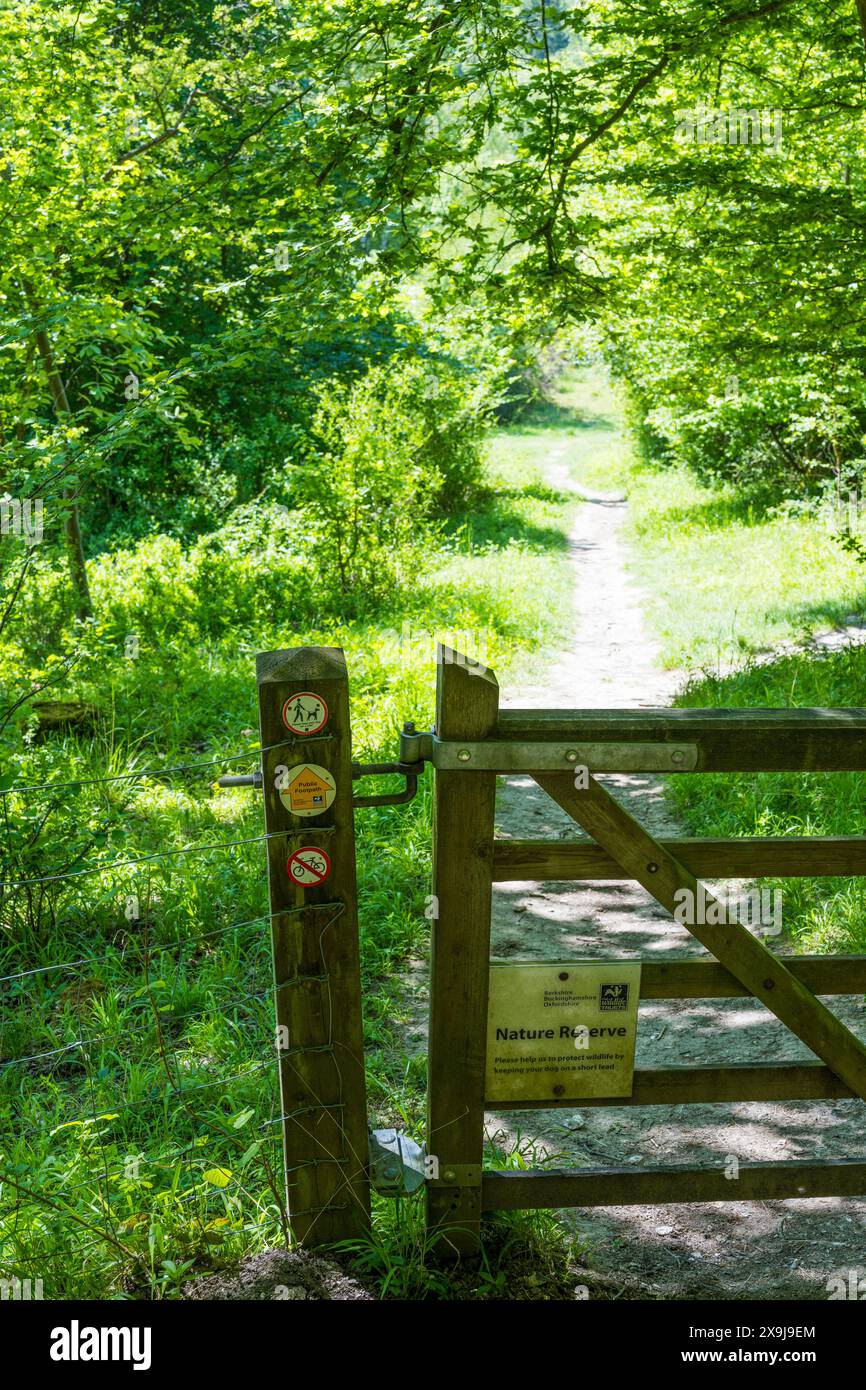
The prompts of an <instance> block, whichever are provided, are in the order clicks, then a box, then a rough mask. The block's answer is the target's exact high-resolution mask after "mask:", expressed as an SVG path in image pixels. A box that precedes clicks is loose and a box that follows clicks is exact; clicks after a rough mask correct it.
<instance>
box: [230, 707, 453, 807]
mask: <svg viewBox="0 0 866 1390" xmlns="http://www.w3.org/2000/svg"><path fill="white" fill-rule="evenodd" d="M431 738H432V735H431V734H419V733H418V731H417V730H416V728H415V725H414V724H412V723H409V722H407V723H405V724H404V725H403V731H402V733H401V734H400V760H399V762H394V763H352V781H353V782H357V781H359V780H360V779H361V778H362V777H386V776H389V775H391V774H397V775H399V776H401V777H404V778H405V786H404V787H403V790H402V791H401V792H379V793H377V794H374V795H369V796H355V797H353V798H352V805H353V806H354V807H355V808H357V807H359V806H361V807H363V806H404V805H405V804H406V802H407V801H411V800H412V799H413V797H414V796H415V795H416V793H417V791H418V778H419V777H420V776H421V775H422V774H423V772H424V761H423V760H424V757H425V756H429V752H428V753H426V754H425V753H424V752H423V751H422V749H423V748H425V747H426V748H428V749H429V742H430V739H431ZM217 783H218V785H219V786H221V787H254V788H256V789H259V788H261V786H262V785H263V778H262V773H261V771H258V772H242V773H226V774H224V775H223V776H222V777H218V778H217Z"/></svg>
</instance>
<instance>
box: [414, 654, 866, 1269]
mask: <svg viewBox="0 0 866 1390" xmlns="http://www.w3.org/2000/svg"><path fill="white" fill-rule="evenodd" d="M437 669H438V679H437V702H436V733H435V735H433V736H422V751H421V755H422V756H426V757H428V758H429V759H430V761H431V762H433V764H434V766H435V767H436V788H435V800H434V848H433V893H434V903H435V905H436V908H435V910H436V914H437V915H436V916H435V918H434V921H433V930H432V954H431V998H430V1032H429V1093H428V1133H427V1143H428V1149H429V1152H430V1153H431V1154H434V1155H436V1157H437V1159H438V1166H439V1173H440V1177H439V1179H438V1181H435V1182H431V1183H430V1184H429V1185H428V1213H427V1216H428V1234H429V1235H430V1236H431V1237H432V1239H433V1241H434V1244H436V1246H437V1247H438V1248H439V1249H441V1250H447V1251H450V1252H451V1253H455V1254H471V1253H473V1252H475V1251H476V1250H477V1248H478V1244H479V1225H480V1218H481V1213H482V1212H483V1211H488V1210H498V1209H519V1208H531V1207H566V1206H587V1207H588V1206H595V1205H605V1206H624V1205H630V1204H644V1203H655V1202H695V1201H726V1200H727V1201H731V1200H737V1201H744V1200H746V1201H752V1200H770V1199H778V1198H790V1197H803V1196H809V1197H823V1196H834V1195H836V1196H850V1195H853V1194H864V1193H866V1162H861V1161H859V1160H836V1161H825V1162H799V1161H797V1162H793V1161H789V1162H779V1163H754V1164H750V1163H742V1164H740V1165H739V1177H738V1180H737V1182H736V1183H735V1184H734V1185H733V1190H732V1184H731V1182H730V1181H729V1180H728V1179H727V1178H726V1176H725V1173H724V1172H723V1171H722V1169H721V1168H708V1167H699V1166H689V1165H674V1166H668V1167H665V1168H659V1169H655V1170H649V1169H643V1170H641V1171H635V1170H634V1169H633V1168H628V1169H618V1168H608V1169H597V1168H587V1169H578V1170H575V1171H568V1172H564V1171H562V1170H551V1169H544V1170H538V1171H528V1172H526V1171H505V1172H484V1171H483V1168H482V1159H483V1146H484V1115H485V1112H486V1111H487V1110H490V1109H497V1110H504V1109H512V1110H519V1109H526V1110H531V1109H540V1108H543V1109H554V1108H555V1107H557V1106H568V1107H570V1108H574V1107H575V1106H576V1105H577V1106H580V1107H583V1106H584V1105H661V1104H666V1105H669V1104H697V1103H701V1104H705V1103H711V1102H725V1101H766V1100H804V1099H838V1098H846V1097H859V1098H860V1099H864V1098H866V1046H864V1044H863V1043H862V1042H861V1041H860V1039H859V1038H857V1037H856V1036H854V1034H852V1033H851V1032H850V1031H849V1030H848V1029H847V1028H846V1027H845V1026H844V1025H843V1024H842V1023H841V1022H840V1021H839V1020H838V1019H837V1018H836V1017H835V1015H834V1014H832V1013H831V1012H830V1011H829V1010H828V1009H827V1008H826V1006H825V1005H824V1004H822V1003H821V1001H820V999H819V998H818V995H819V994H849V993H860V992H863V991H864V990H866V956H839V957H801V958H796V959H784V960H783V959H782V958H780V957H778V956H776V955H774V954H773V953H772V952H771V951H769V950H768V949H767V947H766V946H765V945H764V944H763V943H762V942H761V941H760V940H759V939H758V938H756V937H755V936H753V935H752V934H751V933H750V932H749V931H748V930H747V929H746V927H745V926H744V925H742V924H741V923H738V922H734V923H731V922H726V921H722V922H721V923H720V924H718V925H715V924H703V923H702V924H695V925H692V924H688V929H689V930H690V931H691V932H692V934H693V935H694V936H695V937H696V938H697V939H698V940H699V941H700V942H701V943H702V945H704V947H705V948H706V949H707V950H708V951H709V952H710V954H711V956H712V957H715V959H711V960H692V959H688V960H670V961H665V962H658V961H655V962H652V963H648V964H646V965H645V966H644V968H643V972H642V983H641V990H640V998H642V999H649V998H689V999H696V998H723V997H736V996H740V997H742V996H753V997H755V998H757V999H759V1000H760V1001H761V1002H762V1003H764V1004H765V1005H766V1007H767V1008H768V1009H769V1010H770V1011H771V1012H772V1013H773V1014H775V1015H776V1016H777V1017H778V1018H779V1019H780V1020H781V1021H782V1022H784V1023H785V1024H786V1026H787V1027H788V1028H790V1030H791V1031H792V1032H793V1033H794V1034H795V1035H796V1036H797V1037H799V1038H800V1039H801V1040H802V1041H803V1042H804V1043H805V1044H806V1045H807V1046H808V1047H809V1048H810V1049H811V1051H812V1052H813V1053H814V1054H815V1056H816V1058H817V1060H815V1061H809V1062H790V1063H789V1062H770V1063H767V1064H764V1065H760V1066H753V1065H736V1066H728V1067H725V1066H712V1067H711V1066H704V1067H696V1066H685V1065H684V1066H674V1067H643V1068H638V1069H637V1070H636V1071H635V1072H634V1084H633V1090H632V1094H631V1095H630V1096H627V1097H621V1096H620V1097H614V1098H605V1097H594V1098H586V1097H581V1098H580V1099H575V1098H574V1097H571V1098H557V1097H555V1096H550V1097H547V1098H544V1099H540V1100H539V1099H533V1100H528V1101H527V1100H519V1101H503V1100H496V1101H490V1100H489V1099H488V1097H487V1094H486V1086H485V1072H486V1050H487V1004H488V983H489V973H490V917H491V903H492V888H493V884H494V882H506V881H515V880H530V881H531V880H535V881H541V880H545V879H555V880H577V879H585V880H593V879H602V878H603V879H622V880H633V881H636V882H638V883H640V884H641V885H642V886H643V887H644V888H645V889H646V890H647V891H648V892H649V893H650V894H651V895H652V896H653V897H654V898H656V900H657V901H658V902H660V903H661V904H662V905H663V906H664V907H666V908H667V909H668V910H669V911H673V909H674V905H675V897H674V895H675V893H677V892H678V891H679V890H681V889H683V888H686V889H689V890H691V891H692V892H694V893H695V894H697V891H698V888H699V884H698V879H697V875H699V874H700V875H707V876H712V877H723V876H724V877H731V878H736V877H741V878H749V879H752V878H758V877H761V876H769V875H772V876H777V877H788V876H802V875H806V874H808V875H815V876H821V875H824V876H826V875H834V876H835V875H845V874H858V875H860V874H866V837H862V836H822V837H815V838H809V837H805V838H804V837H790V838H789V837H783V838H779V837H774V838H770V839H763V840H762V839H750V838H742V839H658V838H654V837H653V836H652V835H650V834H649V833H648V832H647V831H646V830H645V829H644V828H643V827H642V826H641V825H640V824H639V823H638V822H637V821H636V820H635V819H634V818H633V817H632V816H631V815H630V814H629V813H628V812H627V811H626V810H625V809H624V807H623V806H622V805H621V804H620V803H619V802H617V801H616V800H615V799H614V798H613V797H612V796H611V795H610V793H609V792H608V791H607V790H606V788H605V787H603V786H602V785H601V784H600V783H599V782H598V781H596V779H595V776H594V774H595V773H596V772H604V773H607V772H639V771H647V772H659V771H664V772H665V773H669V774H676V773H677V772H686V771H688V772H692V773H695V772H698V773H701V772H705V773H713V772H758V771H762V772H780V771H801V772H817V771H820V772H841V771H864V770H866V710H864V709H839V710H825V709H791V710H789V709H767V710H716V709H707V710H704V709H701V710H694V709H683V710H671V709H658V710H639V711H635V710H622V711H620V710H543V711H535V710H514V711H502V712H500V710H499V688H498V684H497V681H496V677H495V676H494V674H493V672H492V671H488V670H484V669H481V668H479V667H477V666H475V665H474V664H473V663H471V662H468V661H467V660H466V659H465V658H464V657H463V656H462V655H461V654H460V653H457V652H453V651H451V650H450V649H447V648H442V649H440V652H439V656H438V666H437ZM576 765H580V766H581V768H582V769H583V770H585V772H586V774H587V775H586V777H585V782H584V784H583V785H582V786H581V787H580V788H578V786H577V784H576V779H575V776H574V770H575V766H576ZM514 771H523V772H527V773H529V774H531V775H532V776H533V777H534V779H535V781H536V782H537V783H538V785H539V786H540V787H541V788H542V790H544V791H545V792H547V794H548V795H549V796H550V797H551V798H552V799H553V801H554V802H556V803H557V804H558V805H559V806H560V807H561V808H562V809H563V810H565V811H566V813H567V814H568V815H569V816H571V817H572V819H573V820H574V821H575V822H576V823H577V826H579V827H580V828H581V829H582V830H583V831H584V832H585V835H586V836H588V837H589V838H588V839H584V840H582V841H576V842H574V843H563V842H561V841H557V842H556V843H551V842H548V841H534V840H523V841H515V840H508V841H498V840H496V839H495V838H494V814H495V793H496V777H497V774H501V773H508V772H514ZM705 901H706V903H707V904H708V905H709V904H712V903H713V899H712V896H711V895H710V894H705Z"/></svg>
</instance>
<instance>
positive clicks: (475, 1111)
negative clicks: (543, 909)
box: [427, 647, 499, 1255]
mask: <svg viewBox="0 0 866 1390" xmlns="http://www.w3.org/2000/svg"><path fill="white" fill-rule="evenodd" d="M437 663H438V664H437V681H436V732H437V734H438V735H439V737H440V738H447V739H461V738H465V739H480V738H486V737H487V736H488V735H490V734H492V733H493V731H494V729H495V727H496V721H497V718H498V713H499V686H498V684H497V681H496V677H495V676H494V674H493V672H492V671H487V670H485V669H484V668H483V667H480V666H475V665H472V664H471V663H467V662H466V659H465V657H463V656H461V655H460V654H459V653H457V652H454V651H451V649H450V648H447V647H439V648H438V650H437ZM495 803H496V776H495V774H494V773H490V774H486V773H483V772H473V773H471V774H470V773H468V772H437V774H436V792H435V800H434V809H433V893H434V902H433V906H434V914H435V915H434V917H433V925H432V940H431V961H430V1035H429V1043H428V1059H429V1075H428V1083H427V1084H428V1093H427V1094H428V1102H427V1150H428V1153H429V1154H430V1155H431V1156H432V1157H434V1158H435V1159H436V1160H437V1162H438V1178H437V1179H435V1180H434V1181H433V1182H431V1183H429V1185H428V1191H427V1233H428V1237H429V1238H430V1239H431V1241H432V1244H433V1247H434V1249H435V1250H436V1252H437V1254H439V1255H447V1254H449V1253H450V1254H452V1255H472V1254H475V1253H477V1251H478V1249H479V1245H480V1223H481V1163H482V1158H483V1154H484V1099H485V1086H484V1073H485V1061H486V1048H487V993H488V983H489V975H490V912H491V906H492V897H493V829H494V811H495ZM434 1171H435V1170H434ZM451 1179H453V1182H451V1181H450V1180H451Z"/></svg>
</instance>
